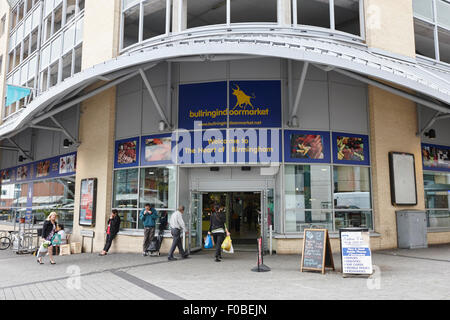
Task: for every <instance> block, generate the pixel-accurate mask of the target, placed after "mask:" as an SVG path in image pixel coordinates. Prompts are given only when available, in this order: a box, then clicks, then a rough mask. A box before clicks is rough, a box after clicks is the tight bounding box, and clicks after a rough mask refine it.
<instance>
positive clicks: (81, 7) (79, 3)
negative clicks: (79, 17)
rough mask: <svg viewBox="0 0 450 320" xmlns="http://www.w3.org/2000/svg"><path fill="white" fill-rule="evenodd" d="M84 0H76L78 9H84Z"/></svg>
mask: <svg viewBox="0 0 450 320" xmlns="http://www.w3.org/2000/svg"><path fill="white" fill-rule="evenodd" d="M84 2H85V0H78V10H79V11H81V10H84Z"/></svg>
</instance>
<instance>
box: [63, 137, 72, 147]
mask: <svg viewBox="0 0 450 320" xmlns="http://www.w3.org/2000/svg"><path fill="white" fill-rule="evenodd" d="M71 145H73V142H72V141H70V140H69V139H64V141H63V147H64V149H67V148H69V147H70V146H71Z"/></svg>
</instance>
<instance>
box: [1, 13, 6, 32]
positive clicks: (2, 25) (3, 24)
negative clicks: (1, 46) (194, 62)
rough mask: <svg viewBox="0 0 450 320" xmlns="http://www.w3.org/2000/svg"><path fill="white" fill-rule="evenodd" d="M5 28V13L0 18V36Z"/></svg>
mask: <svg viewBox="0 0 450 320" xmlns="http://www.w3.org/2000/svg"><path fill="white" fill-rule="evenodd" d="M5 29H6V14H5V15H4V16H3V17H2V19H1V20H0V36H2V35H3V34H4V33H5Z"/></svg>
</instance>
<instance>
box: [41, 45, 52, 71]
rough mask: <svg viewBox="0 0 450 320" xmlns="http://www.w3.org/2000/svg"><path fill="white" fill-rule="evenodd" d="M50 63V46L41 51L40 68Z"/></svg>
mask: <svg viewBox="0 0 450 320" xmlns="http://www.w3.org/2000/svg"><path fill="white" fill-rule="evenodd" d="M49 63H50V46H47V47H45V48H44V49H43V50H42V52H41V70H43V69H44V68H46V67H47V66H48V65H49Z"/></svg>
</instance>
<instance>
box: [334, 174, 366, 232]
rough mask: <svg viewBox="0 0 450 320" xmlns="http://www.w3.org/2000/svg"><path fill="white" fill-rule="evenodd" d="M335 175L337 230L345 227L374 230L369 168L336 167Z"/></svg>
mask: <svg viewBox="0 0 450 320" xmlns="http://www.w3.org/2000/svg"><path fill="white" fill-rule="evenodd" d="M333 174H334V179H333V181H334V188H333V201H334V210H335V228H336V230H338V229H339V228H345V227H363V228H369V229H372V211H371V208H372V205H371V200H370V199H371V197H370V172H369V168H367V167H353V166H335V167H334V168H333Z"/></svg>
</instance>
